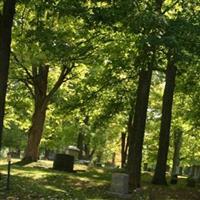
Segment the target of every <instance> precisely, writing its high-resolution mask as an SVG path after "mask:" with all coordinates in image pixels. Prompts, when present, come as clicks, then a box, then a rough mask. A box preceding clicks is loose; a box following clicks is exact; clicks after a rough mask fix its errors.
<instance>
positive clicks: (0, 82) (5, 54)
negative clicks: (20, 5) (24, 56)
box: [0, 0, 16, 150]
mask: <svg viewBox="0 0 200 200" xmlns="http://www.w3.org/2000/svg"><path fill="white" fill-rule="evenodd" d="M15 5H16V0H6V1H4V4H3V13H2V14H1V13H0V150H1V145H2V132H3V119H4V112H5V98H6V90H7V81H8V71H9V60H10V44H11V33H12V24H13V17H14V14H15Z"/></svg>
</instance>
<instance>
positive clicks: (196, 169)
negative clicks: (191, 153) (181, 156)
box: [193, 165, 200, 181]
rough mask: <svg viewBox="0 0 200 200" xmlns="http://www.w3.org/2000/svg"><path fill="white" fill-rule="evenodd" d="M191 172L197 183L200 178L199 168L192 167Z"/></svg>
mask: <svg viewBox="0 0 200 200" xmlns="http://www.w3.org/2000/svg"><path fill="white" fill-rule="evenodd" d="M193 170H194V172H193V178H194V179H195V180H197V181H198V180H199V178H200V166H198V165H194V166H193Z"/></svg>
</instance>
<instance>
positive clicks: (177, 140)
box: [171, 128, 183, 178]
mask: <svg viewBox="0 0 200 200" xmlns="http://www.w3.org/2000/svg"><path fill="white" fill-rule="evenodd" d="M182 135H183V132H182V130H181V129H180V128H177V129H175V131H174V155H173V165H172V173H171V178H173V177H174V175H177V169H178V167H179V164H180V150H181V144H182Z"/></svg>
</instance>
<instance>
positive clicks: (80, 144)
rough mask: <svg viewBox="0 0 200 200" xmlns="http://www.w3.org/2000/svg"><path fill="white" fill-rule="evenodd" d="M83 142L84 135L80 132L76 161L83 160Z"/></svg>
mask: <svg viewBox="0 0 200 200" xmlns="http://www.w3.org/2000/svg"><path fill="white" fill-rule="evenodd" d="M83 140H84V135H83V133H82V132H79V134H78V139H77V147H78V148H79V150H80V151H79V153H78V159H79V160H80V159H83Z"/></svg>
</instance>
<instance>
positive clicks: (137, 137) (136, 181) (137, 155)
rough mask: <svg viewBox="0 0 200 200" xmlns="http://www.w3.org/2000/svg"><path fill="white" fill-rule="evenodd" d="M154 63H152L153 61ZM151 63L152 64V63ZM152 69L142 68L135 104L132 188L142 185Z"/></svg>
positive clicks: (130, 166)
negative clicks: (145, 131)
mask: <svg viewBox="0 0 200 200" xmlns="http://www.w3.org/2000/svg"><path fill="white" fill-rule="evenodd" d="M151 64H152V63H151ZM151 64H150V65H151ZM151 77H152V69H151V67H149V69H148V70H144V69H143V70H141V71H140V74H139V83H138V89H137V99H136V105H135V115H134V122H133V124H134V126H132V129H131V130H130V131H131V132H130V135H129V154H128V172H129V185H130V188H131V189H134V188H138V187H140V177H141V162H142V147H143V140H144V130H145V124H146V115H147V107H148V99H149V91H150V85H151Z"/></svg>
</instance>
